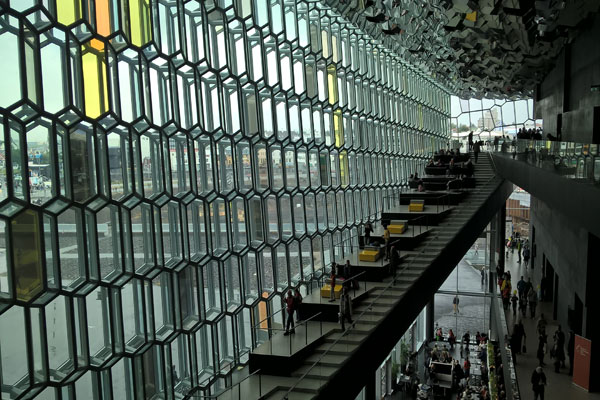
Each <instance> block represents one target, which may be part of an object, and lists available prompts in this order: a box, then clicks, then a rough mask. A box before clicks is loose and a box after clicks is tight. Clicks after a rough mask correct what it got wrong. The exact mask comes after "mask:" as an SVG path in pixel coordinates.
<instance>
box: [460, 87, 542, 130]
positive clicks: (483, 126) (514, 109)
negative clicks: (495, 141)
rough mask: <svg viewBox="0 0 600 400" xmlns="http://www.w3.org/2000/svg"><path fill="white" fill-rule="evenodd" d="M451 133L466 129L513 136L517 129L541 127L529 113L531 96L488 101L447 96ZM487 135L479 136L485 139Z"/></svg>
mask: <svg viewBox="0 0 600 400" xmlns="http://www.w3.org/2000/svg"><path fill="white" fill-rule="evenodd" d="M451 116H452V122H451V128H452V133H453V134H454V135H456V134H462V135H460V136H464V135H466V134H467V133H468V132H469V131H475V132H476V133H479V132H491V133H496V134H502V135H516V134H517V132H518V130H519V129H522V128H525V129H536V128H541V127H542V121H541V120H536V119H535V116H534V113H533V99H522V100H492V99H483V100H480V99H461V98H458V97H456V96H452V97H451ZM489 137H490V136H488V135H487V134H484V135H482V137H481V139H482V140H483V138H489Z"/></svg>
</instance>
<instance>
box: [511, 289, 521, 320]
mask: <svg viewBox="0 0 600 400" xmlns="http://www.w3.org/2000/svg"><path fill="white" fill-rule="evenodd" d="M510 301H511V303H512V309H513V315H514V316H516V315H517V304H518V303H519V298H518V297H517V291H516V290H515V291H513V295H512V297H511V298H510Z"/></svg>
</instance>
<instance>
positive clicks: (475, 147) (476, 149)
mask: <svg viewBox="0 0 600 400" xmlns="http://www.w3.org/2000/svg"><path fill="white" fill-rule="evenodd" d="M480 151H481V144H480V143H479V141H477V142H475V144H474V145H473V155H474V156H475V164H477V160H478V159H479V152H480Z"/></svg>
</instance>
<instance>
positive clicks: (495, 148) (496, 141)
mask: <svg viewBox="0 0 600 400" xmlns="http://www.w3.org/2000/svg"><path fill="white" fill-rule="evenodd" d="M498 143H500V138H499V137H498V136H496V137H494V152H496V153H497V152H498Z"/></svg>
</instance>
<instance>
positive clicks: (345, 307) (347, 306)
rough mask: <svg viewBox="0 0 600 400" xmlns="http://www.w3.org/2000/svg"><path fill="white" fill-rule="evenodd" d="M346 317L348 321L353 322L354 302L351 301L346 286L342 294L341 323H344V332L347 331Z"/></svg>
mask: <svg viewBox="0 0 600 400" xmlns="http://www.w3.org/2000/svg"><path fill="white" fill-rule="evenodd" d="M346 319H347V320H348V323H350V324H352V302H351V301H350V295H349V294H348V289H347V288H346V287H344V289H343V290H342V295H341V296H340V323H341V324H342V331H343V332H344V333H346V326H345V325H344V322H345V321H346Z"/></svg>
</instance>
